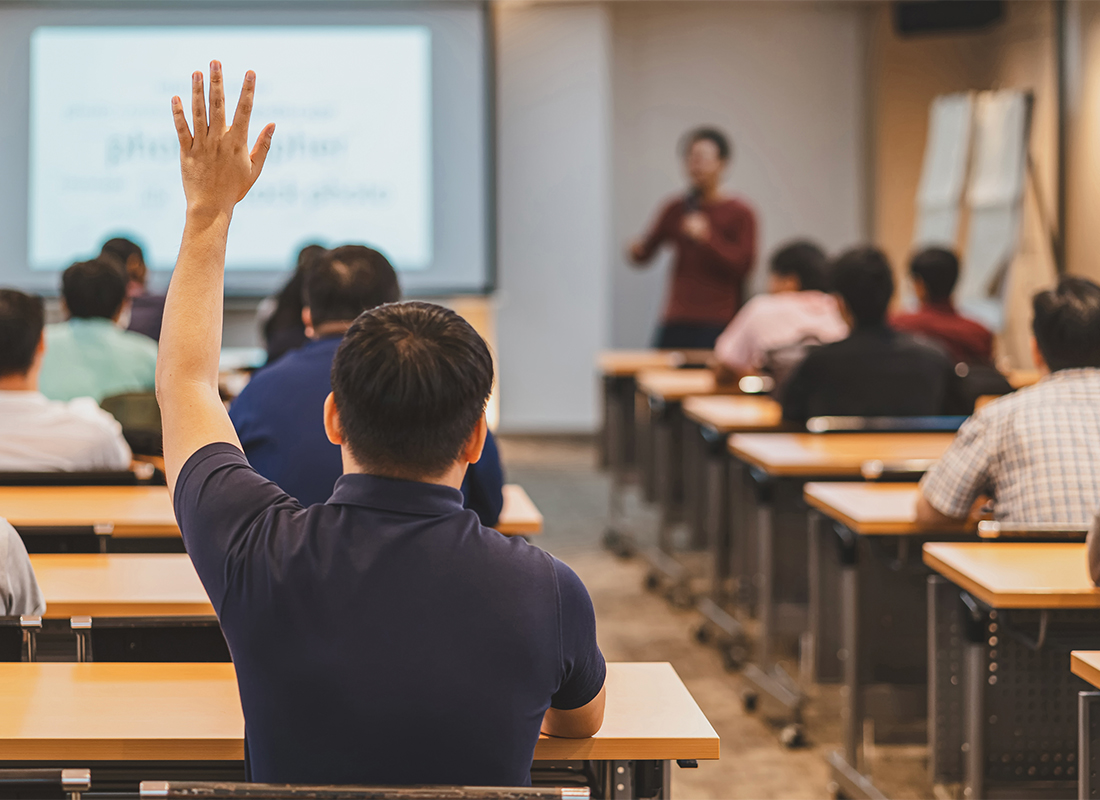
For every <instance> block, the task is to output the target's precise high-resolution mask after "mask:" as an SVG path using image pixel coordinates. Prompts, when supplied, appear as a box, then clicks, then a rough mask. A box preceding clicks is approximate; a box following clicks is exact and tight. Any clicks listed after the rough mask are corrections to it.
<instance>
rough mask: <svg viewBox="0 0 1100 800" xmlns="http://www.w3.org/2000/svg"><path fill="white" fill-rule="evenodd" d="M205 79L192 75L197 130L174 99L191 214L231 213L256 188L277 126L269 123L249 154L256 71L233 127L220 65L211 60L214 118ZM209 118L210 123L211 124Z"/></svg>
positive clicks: (251, 74) (249, 79) (248, 78)
mask: <svg viewBox="0 0 1100 800" xmlns="http://www.w3.org/2000/svg"><path fill="white" fill-rule="evenodd" d="M202 78H203V76H202V73H201V72H196V73H195V74H194V75H192V76H191V114H192V121H193V122H194V132H192V131H191V129H190V128H188V126H187V118H186V116H184V113H183V103H182V101H181V100H180V98H178V97H173V98H172V117H173V119H174V120H175V123H176V133H177V134H178V135H179V140H180V171H181V172H182V174H183V192H184V195H185V196H186V197H187V211H188V213H189V214H193V213H210V214H225V215H226V216H228V217H231V216H232V215H233V207H234V206H235V205H236V204H237V203H238V202H240V201H241V200H243V199H244V196H245V195H246V194H248V190H249V189H251V188H252V184H254V183H255V182H256V179H257V178H258V177H260V170H262V169H263V166H264V160H265V159H266V158H267V153H268V150H270V149H271V137H272V135H274V133H275V126H274V125H267V126H266V127H265V128H264V129H263V130H262V131H261V132H260V135H259V137H257V139H256V143H255V145H253V147H252V150H251V152H250V151H249V150H248V121H249V118H250V117H251V116H252V100H253V96H254V95H255V93H256V73H254V72H252V71H251V70H249V71H248V72H247V73H245V76H244V86H243V87H242V88H241V97H240V99H239V100H238V101H237V110H236V113H235V114H234V116H233V123H232V125H231V126H230V127H226V121H225V90H224V87H223V85H222V65H221V63H220V62H218V61H211V62H210V115H209V117H207V113H206V97H205V94H204V92H203V80H202ZM208 120H209V121H208Z"/></svg>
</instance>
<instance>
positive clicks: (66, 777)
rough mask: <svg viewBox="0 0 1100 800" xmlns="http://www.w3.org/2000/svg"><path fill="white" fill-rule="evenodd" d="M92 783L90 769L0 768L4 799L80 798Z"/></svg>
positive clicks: (63, 799) (0, 787)
mask: <svg viewBox="0 0 1100 800" xmlns="http://www.w3.org/2000/svg"><path fill="white" fill-rule="evenodd" d="M91 785H92V773H91V770H87V769H0V800H8V798H20V800H28V799H31V798H50V799H51V800H52V798H57V800H79V798H80V795H81V794H82V793H83V792H86V791H88V790H89V789H90V788H91Z"/></svg>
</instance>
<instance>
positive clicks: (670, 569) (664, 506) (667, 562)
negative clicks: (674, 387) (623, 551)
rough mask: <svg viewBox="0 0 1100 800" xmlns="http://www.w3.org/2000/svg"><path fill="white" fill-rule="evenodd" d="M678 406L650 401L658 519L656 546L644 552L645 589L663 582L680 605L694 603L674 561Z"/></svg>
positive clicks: (683, 571) (680, 452)
mask: <svg viewBox="0 0 1100 800" xmlns="http://www.w3.org/2000/svg"><path fill="white" fill-rule="evenodd" d="M677 409H678V406H672V405H670V404H667V403H663V402H660V401H658V400H651V402H650V428H651V429H652V431H653V466H654V477H655V486H656V492H657V503H658V506H659V510H660V522H659V523H658V528H657V547H656V548H655V549H653V550H649V551H647V552H646V561H648V562H649V566H650V571H649V573H648V574H647V575H646V588H648V589H652V590H656V589H658V588H659V587H660V586H661V585H662V583H665V582H667V584H668V592H667V596H668V599H669V601H670V602H671V603H673V604H674V605H676V606H680V607H690V606H691V605H693V604H694V598H693V597H692V596H691V587H690V585H689V580H690V575H689V574H688V571H687V570H686V569H684V568H683V566H682V565H681V564H680V562H679V561H677V560H676V543H675V533H676V526H677V523H678V522H679V520H680V519H681V513H680V512H681V505H682V497H681V495H682V492H680V491H679V489H680V487H679V478H680V474H681V471H682V469H683V467H682V463H683V447H682V444H683V443H682V442H681V441H680V434H681V433H682V426H681V425H680V424H679V422H680V419H681V417H680V414H679V412H678V410H677Z"/></svg>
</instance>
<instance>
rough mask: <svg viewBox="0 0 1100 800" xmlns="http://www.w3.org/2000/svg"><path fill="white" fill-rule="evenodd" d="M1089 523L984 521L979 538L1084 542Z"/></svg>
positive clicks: (979, 525) (981, 524) (980, 523)
mask: <svg viewBox="0 0 1100 800" xmlns="http://www.w3.org/2000/svg"><path fill="white" fill-rule="evenodd" d="M1088 532H1089V525H1088V523H1087V522H1071V523H1067V524H1054V523H1049V522H1047V523H1034V522H994V521H992V520H982V521H981V522H979V523H978V536H979V537H980V538H982V539H1031V540H1033V541H1034V540H1043V541H1054V542H1083V541H1085V537H1086V536H1087V535H1088Z"/></svg>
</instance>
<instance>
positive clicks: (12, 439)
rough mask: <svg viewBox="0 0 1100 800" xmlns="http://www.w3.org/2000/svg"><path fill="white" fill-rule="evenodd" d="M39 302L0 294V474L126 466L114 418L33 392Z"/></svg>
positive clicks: (84, 402)
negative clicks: (48, 398)
mask: <svg viewBox="0 0 1100 800" xmlns="http://www.w3.org/2000/svg"><path fill="white" fill-rule="evenodd" d="M44 320H45V311H44V309H43V307H42V298H40V297H34V296H32V295H27V294H23V293H22V292H17V291H14V290H12V289H0V472H90V471H93V470H123V469H126V468H128V467H129V466H130V448H129V447H127V446H126V440H125V439H123V438H122V428H121V426H120V425H119V424H118V423H117V422H115V419H114V417H112V416H111V415H110V414H108V413H107V412H106V411H104V410H103V409H101V408H100V407H99V406H97V405H96V404H95V401H94V400H92V399H90V398H87V397H82V398H79V399H76V400H70V401H69V402H67V403H64V402H61V401H58V400H47V399H46V397H45V396H44V395H42V394H41V393H40V392H39V391H38V373H39V370H40V369H41V367H42V357H43V354H44V353H45V350H46V342H45V338H44V337H43V335H42V328H43V325H44Z"/></svg>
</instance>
